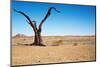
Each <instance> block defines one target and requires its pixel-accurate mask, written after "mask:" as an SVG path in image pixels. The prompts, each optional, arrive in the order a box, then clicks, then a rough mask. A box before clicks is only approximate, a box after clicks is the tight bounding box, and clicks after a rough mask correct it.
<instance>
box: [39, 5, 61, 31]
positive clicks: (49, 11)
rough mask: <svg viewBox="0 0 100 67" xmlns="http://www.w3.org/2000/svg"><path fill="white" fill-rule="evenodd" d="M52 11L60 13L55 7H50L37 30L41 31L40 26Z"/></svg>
mask: <svg viewBox="0 0 100 67" xmlns="http://www.w3.org/2000/svg"><path fill="white" fill-rule="evenodd" d="M52 9H54V10H55V11H56V12H58V13H60V11H58V10H57V9H56V8H55V7H50V8H49V9H48V12H47V14H46V16H45V17H44V19H43V20H42V21H41V23H40V25H39V30H40V31H41V28H42V24H43V23H44V21H46V19H47V18H48V17H49V16H50V15H51V10H52Z"/></svg>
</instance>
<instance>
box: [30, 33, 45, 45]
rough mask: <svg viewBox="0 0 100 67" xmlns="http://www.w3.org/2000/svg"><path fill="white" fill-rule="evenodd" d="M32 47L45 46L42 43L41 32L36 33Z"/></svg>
mask: <svg viewBox="0 0 100 67" xmlns="http://www.w3.org/2000/svg"><path fill="white" fill-rule="evenodd" d="M31 45H36V46H45V45H44V44H43V42H42V37H41V32H40V31H37V32H35V36H34V42H33V43H32V44H31Z"/></svg>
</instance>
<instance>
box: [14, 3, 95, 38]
mask: <svg viewBox="0 0 100 67" xmlns="http://www.w3.org/2000/svg"><path fill="white" fill-rule="evenodd" d="M49 7H55V8H56V9H57V10H59V11H60V12H61V13H57V12H55V11H54V10H52V12H51V16H50V17H48V19H47V20H46V21H45V22H44V24H43V27H42V35H43V36H45V35H48V36H49V35H50V36H58V35H60V36H62V35H95V23H96V22H95V20H96V19H95V13H96V12H95V11H96V7H95V6H82V5H72V4H66V5H65V4H49V3H38V2H19V1H18V2H17V1H15V2H12V35H16V34H18V33H20V34H25V35H34V32H33V30H32V28H31V26H30V25H29V24H28V23H27V22H26V18H25V17H24V16H23V15H21V14H18V13H16V12H14V11H13V9H16V10H19V11H23V12H24V13H26V14H27V15H28V16H29V17H30V18H31V20H36V21H37V25H39V23H40V22H41V20H42V19H43V18H44V16H45V14H46V13H47V10H48V8H49Z"/></svg>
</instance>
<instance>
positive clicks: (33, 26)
mask: <svg viewBox="0 0 100 67" xmlns="http://www.w3.org/2000/svg"><path fill="white" fill-rule="evenodd" d="M14 11H15V12H17V13H20V14H22V15H23V16H25V18H27V20H28V21H27V22H28V24H30V26H31V27H32V28H33V30H34V32H36V31H37V30H36V27H35V25H34V24H33V23H32V21H31V19H30V18H29V16H27V15H26V14H25V13H24V12H21V11H17V10H16V9H14Z"/></svg>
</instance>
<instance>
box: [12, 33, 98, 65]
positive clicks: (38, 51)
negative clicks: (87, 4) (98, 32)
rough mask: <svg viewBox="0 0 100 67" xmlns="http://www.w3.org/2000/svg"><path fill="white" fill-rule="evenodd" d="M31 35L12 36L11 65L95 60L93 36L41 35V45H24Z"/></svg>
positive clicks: (27, 42) (30, 39)
mask: <svg viewBox="0 0 100 67" xmlns="http://www.w3.org/2000/svg"><path fill="white" fill-rule="evenodd" d="M33 38H34V37H33V36H26V35H23V34H17V35H16V36H13V37H12V65H13V66H14V65H27V64H46V63H60V62H77V61H95V60H96V54H95V53H96V52H95V50H96V49H95V48H96V43H95V42H96V41H95V39H96V38H95V36H93V35H91V36H42V39H43V43H44V44H45V45H46V46H45V47H43V46H25V45H24V44H30V43H32V42H33V41H34V39H33Z"/></svg>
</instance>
